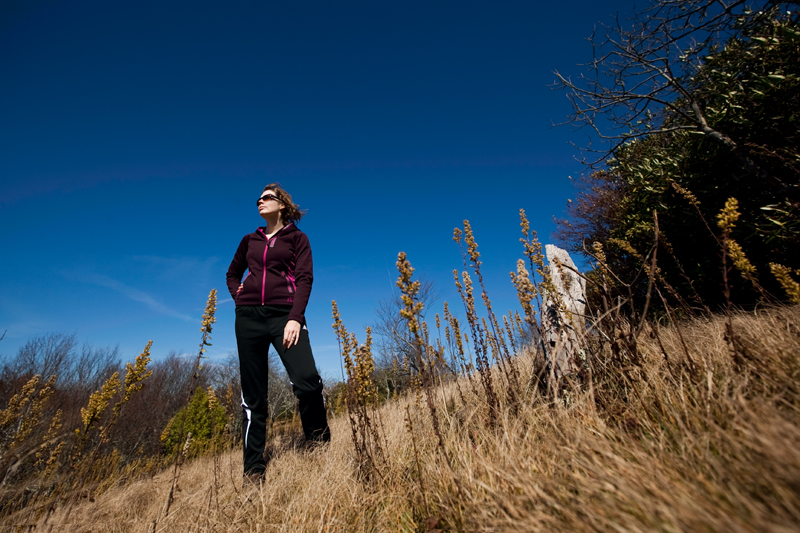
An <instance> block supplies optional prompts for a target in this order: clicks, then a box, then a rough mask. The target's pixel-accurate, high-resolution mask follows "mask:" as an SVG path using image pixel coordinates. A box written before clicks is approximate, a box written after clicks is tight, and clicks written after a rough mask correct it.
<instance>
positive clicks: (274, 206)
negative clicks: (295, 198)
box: [258, 189, 284, 219]
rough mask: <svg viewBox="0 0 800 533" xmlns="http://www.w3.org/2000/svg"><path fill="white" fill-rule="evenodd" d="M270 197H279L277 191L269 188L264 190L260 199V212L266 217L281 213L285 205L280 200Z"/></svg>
mask: <svg viewBox="0 0 800 533" xmlns="http://www.w3.org/2000/svg"><path fill="white" fill-rule="evenodd" d="M269 197H273V198H277V195H276V194H275V191H273V190H272V189H267V190H266V191H264V192H262V193H261V198H260V199H259V200H258V214H259V215H261V216H262V218H264V219H266V218H267V217H269V216H270V215H274V214H275V213H278V214H280V212H281V210H282V209H283V207H284V206H283V204H282V203H281V202H280V201H279V200H275V199H273V198H269Z"/></svg>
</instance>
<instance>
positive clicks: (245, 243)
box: [227, 183, 331, 479]
mask: <svg viewBox="0 0 800 533" xmlns="http://www.w3.org/2000/svg"><path fill="white" fill-rule="evenodd" d="M257 205H258V214H259V215H261V217H262V218H263V219H264V220H265V221H266V226H264V227H263V228H258V229H257V230H256V231H255V232H253V233H250V234H248V235H245V236H244V238H243V239H242V242H241V243H239V249H238V250H236V254H235V255H234V256H233V261H231V265H230V267H229V268H228V274H227V285H228V290H229V291H230V293H231V296H232V297H233V300H234V301H235V302H236V343H237V345H238V348H239V367H240V371H241V380H242V407H243V409H244V413H243V419H242V445H243V448H244V474H245V476H246V477H248V478H251V479H252V478H258V477H260V476H263V475H264V469H265V468H266V461H265V460H264V446H265V445H266V422H267V416H268V414H267V352H268V350H269V345H270V344H272V346H274V347H275V350H276V351H277V352H278V355H279V356H280V358H281V361H282V362H283V365H284V367H286V372H287V373H288V374H289V379H290V380H291V382H292V388H293V390H294V394H295V396H297V398H298V400H299V401H300V420H301V421H302V423H303V433H305V437H306V439H307V441H309V442H311V443H320V442H327V441H329V440H330V438H331V434H330V429H328V421H327V417H326V414H325V404H324V401H323V399H322V380H321V379H320V377H319V374H318V373H317V369H316V364H315V363H314V356H313V354H312V353H311V344H310V343H309V340H308V329H307V328H306V325H305V317H304V313H305V310H306V304H307V303H308V297H309V295H310V294H311V283H312V281H313V271H312V270H313V269H312V262H311V247H310V245H309V243H308V237H306V235H305V233H303V232H302V231H300V230H299V229H297V226H296V225H295V223H296V222H297V221H298V220H300V219H301V218H302V217H303V214H304V213H303V212H301V211H300V209H299V208H298V206H297V205H295V204H294V203H293V202H292V197H291V196H290V195H289V193H288V192H286V191H285V190H284V189H283V188H281V186H280V184H278V183H271V184H269V185H267V186H266V187H264V192H262V193H261V197H260V198H259V199H258V201H257ZM245 270H249V273H248V275H247V277H245V279H244V282H243V283H242V275H243V274H244V272H245Z"/></svg>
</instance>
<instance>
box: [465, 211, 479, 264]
mask: <svg viewBox="0 0 800 533" xmlns="http://www.w3.org/2000/svg"><path fill="white" fill-rule="evenodd" d="M464 242H466V243H467V253H468V254H469V259H470V261H472V264H473V265H475V268H478V267H479V266H480V265H481V254H480V253H478V243H476V242H475V237H474V236H473V234H472V226H470V225H469V220H464Z"/></svg>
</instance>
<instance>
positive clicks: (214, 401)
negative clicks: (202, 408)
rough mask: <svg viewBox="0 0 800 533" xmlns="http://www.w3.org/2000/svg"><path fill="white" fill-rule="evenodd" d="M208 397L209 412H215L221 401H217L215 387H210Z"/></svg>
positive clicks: (207, 390)
mask: <svg viewBox="0 0 800 533" xmlns="http://www.w3.org/2000/svg"><path fill="white" fill-rule="evenodd" d="M206 396H207V397H208V410H209V411H213V410H214V408H215V407H216V406H217V405H219V400H217V394H216V393H215V392H214V387H211V386H209V387H208V389H206Z"/></svg>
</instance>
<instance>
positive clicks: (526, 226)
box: [519, 209, 531, 237]
mask: <svg viewBox="0 0 800 533" xmlns="http://www.w3.org/2000/svg"><path fill="white" fill-rule="evenodd" d="M519 225H520V227H521V228H522V234H523V235H525V237H527V236H528V234H529V233H530V231H531V225H530V223H529V222H528V217H527V216H526V215H525V210H524V209H520V210H519Z"/></svg>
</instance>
